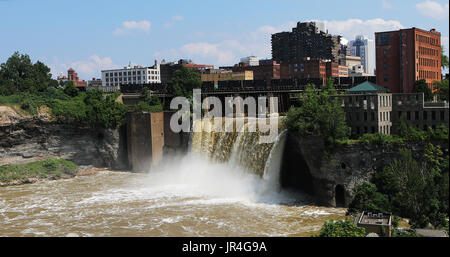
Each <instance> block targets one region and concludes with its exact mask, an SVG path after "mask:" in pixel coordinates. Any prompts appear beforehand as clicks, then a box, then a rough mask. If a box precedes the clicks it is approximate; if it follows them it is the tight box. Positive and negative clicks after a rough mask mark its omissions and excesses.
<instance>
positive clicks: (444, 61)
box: [441, 46, 448, 69]
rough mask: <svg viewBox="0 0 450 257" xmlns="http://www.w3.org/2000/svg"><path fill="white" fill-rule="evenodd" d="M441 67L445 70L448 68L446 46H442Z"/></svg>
mask: <svg viewBox="0 0 450 257" xmlns="http://www.w3.org/2000/svg"><path fill="white" fill-rule="evenodd" d="M441 67H442V68H443V69H445V68H448V56H447V55H445V48H444V46H441Z"/></svg>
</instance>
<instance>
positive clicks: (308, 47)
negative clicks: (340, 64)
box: [272, 22, 341, 63]
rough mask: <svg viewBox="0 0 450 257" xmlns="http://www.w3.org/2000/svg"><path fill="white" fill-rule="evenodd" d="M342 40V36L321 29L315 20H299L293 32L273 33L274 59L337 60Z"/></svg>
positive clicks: (292, 61)
mask: <svg viewBox="0 0 450 257" xmlns="http://www.w3.org/2000/svg"><path fill="white" fill-rule="evenodd" d="M340 42H341V36H333V35H330V34H328V33H326V32H324V31H322V30H319V28H318V26H317V25H316V23H315V22H303V23H301V22H298V23H297V27H295V28H293V29H292V32H280V33H276V34H273V35H272V59H273V60H274V61H277V62H288V63H295V62H299V61H301V60H303V59H304V58H306V57H310V58H311V59H324V60H331V61H334V62H337V61H338V58H339V55H340V52H341V44H340Z"/></svg>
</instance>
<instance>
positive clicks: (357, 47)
mask: <svg viewBox="0 0 450 257" xmlns="http://www.w3.org/2000/svg"><path fill="white" fill-rule="evenodd" d="M350 54H351V55H353V56H359V57H361V64H362V65H363V68H364V72H365V73H368V74H375V42H374V41H373V40H372V39H369V38H367V37H366V36H356V38H355V40H352V41H350Z"/></svg>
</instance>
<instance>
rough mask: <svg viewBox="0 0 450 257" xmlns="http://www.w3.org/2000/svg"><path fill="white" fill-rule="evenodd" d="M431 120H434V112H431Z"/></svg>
mask: <svg viewBox="0 0 450 257" xmlns="http://www.w3.org/2000/svg"><path fill="white" fill-rule="evenodd" d="M431 120H436V112H435V111H432V112H431Z"/></svg>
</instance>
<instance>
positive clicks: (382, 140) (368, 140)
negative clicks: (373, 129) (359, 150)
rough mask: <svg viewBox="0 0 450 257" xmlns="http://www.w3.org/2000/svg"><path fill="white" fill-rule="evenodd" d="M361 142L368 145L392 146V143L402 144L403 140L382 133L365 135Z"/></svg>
mask: <svg viewBox="0 0 450 257" xmlns="http://www.w3.org/2000/svg"><path fill="white" fill-rule="evenodd" d="M359 140H360V142H361V143H363V144H366V145H383V144H392V143H402V142H403V139H402V138H399V137H396V136H392V135H385V134H381V133H377V134H364V135H362V136H361V137H360V138H359Z"/></svg>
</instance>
